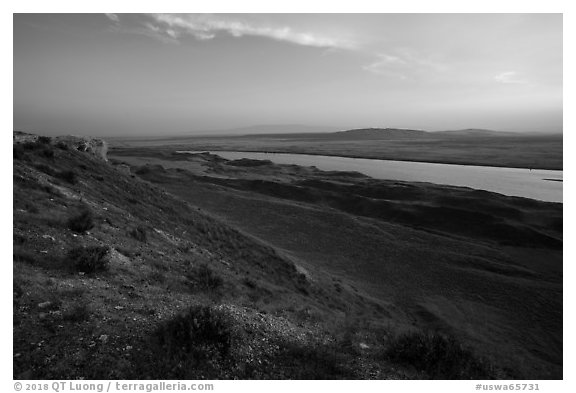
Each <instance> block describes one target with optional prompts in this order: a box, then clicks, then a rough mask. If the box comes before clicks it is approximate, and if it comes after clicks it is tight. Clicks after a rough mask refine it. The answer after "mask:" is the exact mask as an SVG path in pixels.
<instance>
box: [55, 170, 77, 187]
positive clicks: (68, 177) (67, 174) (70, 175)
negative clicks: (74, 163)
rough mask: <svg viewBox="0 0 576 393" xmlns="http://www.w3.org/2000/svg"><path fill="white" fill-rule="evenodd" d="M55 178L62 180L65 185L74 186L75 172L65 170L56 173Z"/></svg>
mask: <svg viewBox="0 0 576 393" xmlns="http://www.w3.org/2000/svg"><path fill="white" fill-rule="evenodd" d="M56 177H57V178H59V179H62V180H64V181H65V182H67V183H70V184H76V172H74V171H71V170H66V171H62V172H58V173H57V174H56Z"/></svg>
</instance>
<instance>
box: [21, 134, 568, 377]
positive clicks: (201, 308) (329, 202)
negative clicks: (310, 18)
mask: <svg viewBox="0 0 576 393" xmlns="http://www.w3.org/2000/svg"><path fill="white" fill-rule="evenodd" d="M17 139H18V138H17ZM86 146H101V141H98V140H92V139H87V140H81V141H79V140H77V139H74V138H55V139H50V138H45V137H40V138H38V137H36V136H27V137H26V138H24V139H18V140H17V141H16V140H15V143H14V152H13V158H14V159H13V169H14V175H13V176H14V177H13V198H14V206H13V238H14V239H13V269H14V274H13V276H14V287H13V293H14V299H13V304H14V307H13V324H14V326H13V327H14V330H13V331H14V336H13V341H14V348H13V349H14V363H13V367H14V369H13V372H14V378H16V379H77V378H84V379H107V378H110V379H148V378H153V379H204V378H214V379H220V378H223V379H228V378H241V379H260V378H271V379H286V378H296V379H318V378H320V379H338V378H346V379H356V378H357V379H398V378H449V379H451V378H456V379H468V378H472V379H484V378H522V377H523V376H524V375H531V376H534V375H537V376H538V377H542V378H556V377H558V375H560V376H561V353H562V349H561V348H562V344H561V335H560V336H558V329H561V306H560V308H559V306H558V301H559V302H560V305H561V274H562V273H561V241H562V240H561V239H562V238H561V227H562V225H561V209H560V215H559V216H558V207H557V205H555V204H542V203H538V202H531V201H528V200H521V199H518V198H512V199H506V200H500V201H498V202H497V203H496V204H495V205H493V204H492V202H488V204H489V205H488V206H489V207H490V211H491V214H494V215H495V222H496V223H499V224H498V225H508V227H506V229H504V230H505V231H507V232H509V233H510V234H511V235H510V236H512V237H511V238H510V239H504V243H503V244H508V245H506V246H504V247H502V246H499V245H498V244H499V243H498V242H495V241H494V238H491V237H490V236H489V235H487V234H485V233H481V232H478V231H474V230H472V231H468V232H465V233H459V232H461V228H462V227H458V225H460V224H459V223H458V222H456V223H452V224H450V225H448V226H446V227H442V228H440V227H436V228H435V226H434V220H428V221H426V222H423V223H422V225H423V226H420V224H419V223H418V221H417V216H418V215H420V214H422V213H424V212H426V211H427V210H416V212H418V213H417V214H416V215H413V216H410V215H409V214H407V213H408V210H406V209H410V205H411V204H413V203H412V202H410V199H407V200H405V201H404V206H405V208H403V209H401V210H399V212H400V211H401V212H402V214H400V215H398V216H397V217H391V216H389V215H386V214H385V215H383V216H379V215H375V214H374V212H376V211H381V212H386V211H387V210H386V209H382V207H381V206H378V205H377V204H378V203H379V202H378V201H379V200H380V199H389V200H394V199H397V198H398V196H401V195H407V196H409V198H414V200H417V199H421V198H422V195H426V194H428V193H430V192H432V194H431V195H434V197H433V198H431V199H430V202H431V203H432V204H433V205H434V204H438V205H441V204H443V203H445V202H444V201H443V196H448V195H451V198H452V199H451V200H450V202H449V203H450V204H451V205H453V206H454V208H457V206H456V205H457V202H458V201H460V202H462V203H464V204H467V203H469V202H466V198H463V197H464V196H466V195H468V194H466V195H460V193H461V192H462V191H461V190H460V191H459V190H453V191H450V192H449V193H448V194H446V193H445V192H444V191H443V190H442V189H440V188H439V189H430V188H421V187H422V186H421V185H413V186H410V187H412V188H409V189H410V190H411V191H409V192H408V193H407V194H406V193H405V192H404V191H402V190H403V189H406V187H408V186H409V185H408V184H406V185H399V186H393V187H391V186H392V184H389V185H387V184H380V183H373V182H372V181H371V179H369V178H365V177H363V176H361V175H359V174H355V173H331V172H322V171H318V170H311V169H309V168H299V167H294V166H276V165H273V164H271V163H269V162H258V161H254V160H238V161H236V162H230V163H228V162H227V161H226V160H223V159H220V158H218V157H217V156H213V155H198V156H197V157H196V156H195V157H191V158H187V157H183V156H182V155H166V154H164V153H158V152H155V151H154V150H151V151H150V152H149V154H148V155H147V154H143V152H142V151H137V150H130V149H128V150H126V151H124V155H123V156H119V155H118V153H120V151H118V150H113V151H112V153H110V154H111V155H109V156H108V157H106V155H105V154H102V151H100V150H98V149H92V148H89V149H88V148H85V147H86ZM106 158H108V159H109V160H108V161H106V160H105V159H106ZM131 160H136V161H138V160H139V162H141V161H142V160H145V161H147V162H148V165H141V164H138V165H135V164H133V163H131ZM359 184H364V186H363V187H359V188H357V186H358V185H359ZM398 187H400V188H398ZM351 191H354V193H351ZM421 191H424V194H422V193H421ZM398 192H400V193H399V194H398ZM346 194H350V197H351V199H346V198H343V195H346ZM394 195H396V196H394ZM469 196H470V195H469ZM485 196H486V195H483V197H485ZM487 200H488V201H490V200H489V199H487ZM351 201H353V203H352V204H350V202H351ZM399 202H400V201H397V202H395V203H399ZM373 203H376V205H373ZM413 206H414V208H416V209H427V208H426V207H425V206H424V205H422V207H418V206H417V205H413ZM492 206H495V208H494V209H492ZM496 207H497V208H496ZM394 209H395V208H393V207H392V210H389V211H394ZM464 210H466V209H464ZM426 214H429V216H430V217H434V215H435V214H437V213H435V212H434V211H433V210H432V211H430V212H429V213H426ZM440 214H443V213H442V210H440ZM544 214H546V215H549V216H550V219H549V220H543V219H542V218H543V217H544ZM502 217H507V218H506V220H504V221H502ZM523 217H524V218H523ZM415 220H416V221H415ZM558 220H560V221H558ZM513 227H518V231H519V232H517V233H516V232H514V231H513ZM334 228H340V229H341V231H335V230H334ZM438 231H440V232H438ZM462 236H464V237H465V238H462ZM526 236H528V237H526ZM345 239H348V240H345ZM466 239H468V240H466ZM529 243H533V244H532V245H531V246H529ZM431 244H434V247H435V251H431V249H430V245H431ZM506 247H507V248H506ZM526 247H529V248H526ZM559 247H560V250H559ZM544 257H545V258H546V259H547V260H548V261H549V266H542V265H541V264H540V258H544ZM558 258H560V264H559V265H558V263H557V261H558ZM384 261H385V262H384ZM351 263H353V265H351ZM383 263H384V264H383ZM454 274H456V275H458V276H459V279H458V280H453V279H452V278H451V277H454ZM559 280H560V281H559ZM559 282H560V284H559ZM464 291H468V293H467V294H466V296H462V295H463V294H464ZM480 293H482V294H483V295H482V296H483V298H484V300H479V299H480V298H478V297H477V296H478V295H479V294H480ZM558 294H560V298H558ZM502 297H505V298H507V299H509V300H508V301H507V302H504V303H503V302H502V301H501V300H499V299H502ZM521 301H525V302H526V306H525V307H524V306H520V302H521ZM527 307H531V309H532V311H531V312H528V313H526V309H527ZM467 309H472V310H474V314H471V315H468V316H466V310H467ZM478 311H481V312H480V313H479V314H478ZM558 312H559V313H560V315H559V317H560V319H558ZM446 313H447V314H446ZM463 313H464V314H463ZM523 313H524V314H523ZM450 314H453V315H455V316H456V317H455V318H452V317H451V318H448V317H447V316H448V315H450ZM474 315H476V316H474ZM482 320H484V321H491V323H494V325H493V326H492V327H491V328H488V329H487V326H484V325H482V324H481V323H480V322H481V321H482ZM527 321H531V322H530V323H527ZM544 321H546V322H544ZM479 323H480V324H479ZM470 324H473V325H470ZM519 328H521V329H522V330H523V333H522V335H515V334H513V333H511V331H513V330H514V329H519ZM537 337H538V340H536V338H537ZM494 338H497V339H494ZM500 340H505V341H502V342H501V341H500ZM558 340H560V342H558ZM504 342H508V344H503V343H504ZM502 345H504V347H506V348H509V349H511V351H510V352H508V353H507V354H506V355H502V354H500V353H499V352H498V351H494V350H493V348H497V347H499V346H502ZM514 348H515V349H514ZM519 358H522V359H524V361H523V363H522V365H520V366H519V365H518V363H517V361H518V359H519ZM559 362H560V363H559ZM559 364H560V365H559Z"/></svg>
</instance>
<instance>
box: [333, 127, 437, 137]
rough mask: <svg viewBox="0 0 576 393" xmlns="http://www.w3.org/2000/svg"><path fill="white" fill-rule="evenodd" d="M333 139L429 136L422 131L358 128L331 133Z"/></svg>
mask: <svg viewBox="0 0 576 393" xmlns="http://www.w3.org/2000/svg"><path fill="white" fill-rule="evenodd" d="M331 136H332V137H333V138H335V139H404V138H429V137H430V136H431V134H430V133H429V132H426V131H422V130H410V129H404V128H359V129H354V130H348V131H340V132H335V133H332V134H331Z"/></svg>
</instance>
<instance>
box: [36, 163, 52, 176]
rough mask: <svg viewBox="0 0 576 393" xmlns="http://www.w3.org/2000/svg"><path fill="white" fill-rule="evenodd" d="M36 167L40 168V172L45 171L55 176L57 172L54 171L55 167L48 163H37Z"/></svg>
mask: <svg viewBox="0 0 576 393" xmlns="http://www.w3.org/2000/svg"><path fill="white" fill-rule="evenodd" d="M35 167H36V169H38V170H39V171H40V172H44V173H45V174H47V175H50V176H54V175H55V174H56V172H55V171H54V169H53V168H52V167H50V166H48V165H45V164H38V165H35Z"/></svg>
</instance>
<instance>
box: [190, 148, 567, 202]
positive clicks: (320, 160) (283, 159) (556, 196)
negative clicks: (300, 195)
mask: <svg viewBox="0 0 576 393" xmlns="http://www.w3.org/2000/svg"><path fill="white" fill-rule="evenodd" d="M182 153H184V152H182ZM190 153H192V152H190ZM210 153H213V154H217V155H219V156H221V157H223V158H226V159H228V160H237V159H240V158H250V159H255V160H270V161H272V162H274V163H277V164H295V165H300V166H315V167H317V168H318V169H321V170H325V171H356V172H360V173H363V174H365V175H368V176H370V177H373V178H376V179H391V180H403V181H417V182H429V183H436V184H446V185H451V186H462V187H470V188H475V189H479V190H486V191H492V192H497V193H500V194H504V195H511V196H520V197H525V198H532V199H538V200H541V201H548V202H560V203H561V202H562V173H563V171H554V170H545V169H532V170H530V169H521V168H498V167H489V166H474V165H453V164H436V163H427V162H410V161H392V160H374V159H366V158H350V157H334V156H321V155H310V154H288V153H255V152H239V151H211V152H210Z"/></svg>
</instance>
